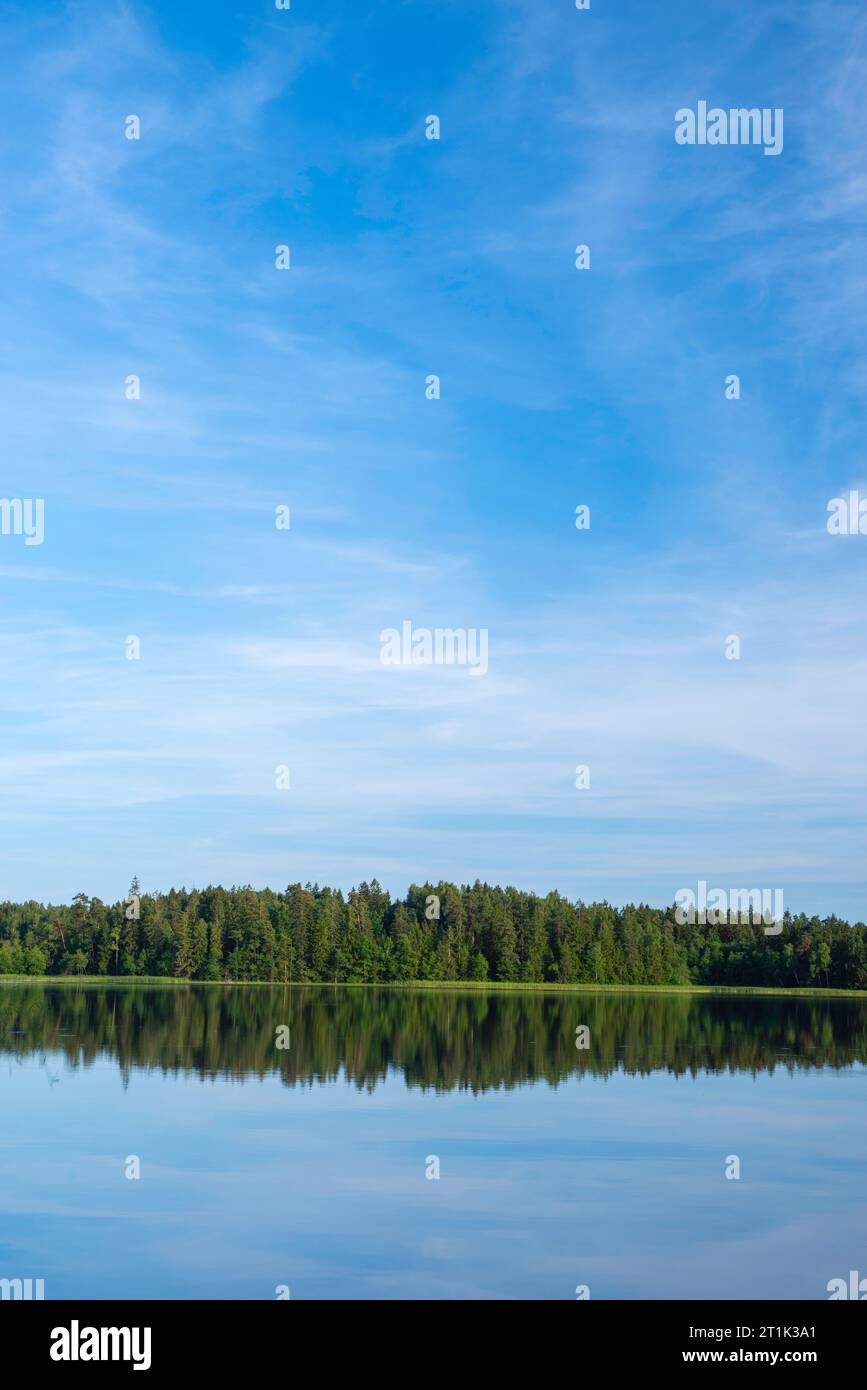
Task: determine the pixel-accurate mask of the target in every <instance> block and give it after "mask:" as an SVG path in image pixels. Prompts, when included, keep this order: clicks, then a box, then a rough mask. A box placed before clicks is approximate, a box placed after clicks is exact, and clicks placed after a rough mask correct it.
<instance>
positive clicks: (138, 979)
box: [0, 975, 867, 999]
mask: <svg viewBox="0 0 867 1390" xmlns="http://www.w3.org/2000/svg"><path fill="white" fill-rule="evenodd" d="M2 985H79V986H81V985H85V986H88V987H89V986H90V985H116V986H118V987H121V988H124V989H127V988H130V987H135V986H136V985H186V986H188V987H189V988H191V989H223V988H225V986H226V985H247V986H249V987H250V988H254V989H262V988H265V989H274V988H275V987H276V986H284V987H290V988H292V989H437V990H440V989H448V990H471V991H472V992H473V993H475V994H477V993H479V992H480V991H481V992H483V993H488V994H499V993H502V992H508V993H511V994H513V993H515V992H516V991H517V992H521V991H525V992H531V993H533V994H539V993H543V994H597V993H609V994H612V993H613V994H726V995H732V994H760V995H769V996H776V997H778V998H779V997H780V996H785V997H787V998H790V999H801V998H803V999H867V990H863V989H815V988H813V987H812V986H805V987H804V988H803V989H784V988H781V987H779V986H774V985H618V984H613V985H608V984H585V983H582V984H574V985H561V984H552V983H551V982H550V981H545V982H542V983H540V984H534V983H533V982H532V981H518V982H515V983H506V982H500V981H496V980H495V981H489V980H390V981H373V982H372V983H366V982H364V981H357V980H315V981H311V980H187V979H184V978H182V977H181V976H174V975H0V986H2Z"/></svg>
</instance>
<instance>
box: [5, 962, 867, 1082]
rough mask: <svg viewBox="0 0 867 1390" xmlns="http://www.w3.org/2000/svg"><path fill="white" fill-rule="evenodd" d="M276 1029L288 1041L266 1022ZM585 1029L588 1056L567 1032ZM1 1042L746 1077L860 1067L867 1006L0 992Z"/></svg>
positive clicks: (310, 991)
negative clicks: (284, 1030) (284, 1042)
mask: <svg viewBox="0 0 867 1390" xmlns="http://www.w3.org/2000/svg"><path fill="white" fill-rule="evenodd" d="M282 1024H288V1026H289V1029H290V1046H289V1048H288V1049H287V1050H280V1049H278V1047H277V1045H276V1030H277V1028H278V1026H279V1025H282ZM581 1024H584V1025H586V1026H587V1027H588V1028H589V1030H590V1038H589V1041H590V1045H589V1047H588V1048H587V1050H586V1051H585V1050H579V1049H577V1048H576V1046H575V1036H576V1028H577V1027H578V1026H579V1025H581ZM0 1051H2V1052H3V1053H4V1054H6V1055H9V1054H17V1055H18V1056H22V1057H23V1056H30V1055H33V1054H35V1053H38V1054H39V1055H40V1056H46V1055H49V1054H51V1056H52V1060H53V1063H54V1064H56V1062H57V1059H58V1056H62V1057H63V1058H65V1060H66V1062H67V1064H68V1065H70V1066H73V1067H77V1066H87V1065H89V1064H90V1063H92V1062H94V1061H95V1060H96V1059H97V1058H98V1057H110V1058H112V1059H114V1060H116V1061H117V1063H118V1066H119V1067H120V1069H121V1070H122V1072H123V1073H124V1074H128V1073H129V1072H131V1071H132V1070H133V1069H134V1068H137V1067H144V1068H157V1069H160V1070H163V1071H165V1072H193V1073H197V1074H198V1075H199V1076H201V1077H202V1078H209V1077H210V1078H215V1077H229V1078H235V1079H239V1080H240V1079H243V1078H245V1077H252V1076H258V1077H264V1076H268V1075H272V1074H275V1073H279V1074H280V1076H281V1077H282V1079H283V1080H284V1081H285V1082H286V1084H287V1085H305V1084H307V1085H312V1084H313V1082H314V1081H326V1080H333V1079H335V1078H337V1077H339V1076H340V1075H341V1074H344V1075H346V1076H347V1077H349V1078H350V1079H351V1080H352V1081H353V1082H354V1083H355V1084H356V1085H357V1086H358V1087H359V1088H363V1087H366V1088H368V1089H372V1088H373V1087H374V1086H375V1085H376V1083H377V1082H378V1081H379V1080H381V1079H382V1078H384V1077H385V1076H386V1074H387V1073H388V1071H389V1070H390V1069H393V1070H394V1071H396V1072H397V1073H398V1074H400V1075H402V1076H403V1077H404V1078H405V1080H406V1082H407V1083H408V1084H409V1085H411V1086H420V1087H433V1088H436V1089H437V1090H450V1089H452V1088H454V1087H460V1088H464V1089H471V1090H473V1091H485V1090H489V1089H492V1088H497V1087H502V1086H505V1087H512V1086H519V1085H523V1084H527V1083H531V1082H534V1081H547V1082H549V1083H551V1084H554V1085H555V1084H556V1083H557V1082H559V1081H562V1080H564V1079H565V1078H566V1077H569V1076H572V1075H575V1074H579V1075H580V1074H581V1073H583V1072H590V1073H592V1074H593V1075H594V1076H608V1075H611V1074H612V1073H614V1072H616V1071H625V1072H628V1073H635V1074H642V1075H643V1074H647V1073H650V1072H653V1071H660V1070H664V1071H668V1072H671V1073H674V1074H676V1075H696V1074H697V1073H699V1072H703V1071H728V1072H735V1071H748V1072H752V1073H754V1074H755V1073H758V1072H762V1071H774V1070H776V1069H777V1068H780V1067H784V1068H788V1069H789V1070H795V1069H806V1068H815V1067H822V1066H830V1067H835V1068H839V1067H846V1066H850V1065H852V1064H853V1063H855V1062H865V1061H867V1003H865V1002H862V1001H860V1000H855V999H848V1000H847V999H834V1000H832V999H821V998H814V999H806V998H805V999H791V998H782V997H781V998H761V999H757V998H749V997H740V998H735V997H726V998H723V997H719V996H703V995H674V994H671V995H665V994H655V995H654V994H616V993H599V994H591V993H586V994H529V993H528V994H496V993H487V992H465V993H464V992H460V991H410V990H379V989H352V988H339V987H338V988H333V987H331V986H320V987H309V986H302V987H295V988H292V987H282V986H273V987H243V986H240V987H239V986H235V987H224V986H201V987H195V986H193V987H190V986H172V987H162V986H158V987H149V986H143V985H134V986H125V987H121V988H115V987H113V986H112V987H93V986H90V987H88V986H81V987H79V986H75V985H69V986H62V987H51V986H39V985H6V986H2V987H0Z"/></svg>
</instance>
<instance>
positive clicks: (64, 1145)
mask: <svg viewBox="0 0 867 1390" xmlns="http://www.w3.org/2000/svg"><path fill="white" fill-rule="evenodd" d="M582 1024H583V1025H587V1026H588V1027H589V1029H590V1046H589V1048H588V1049H587V1050H586V1051H579V1050H578V1049H577V1048H576V1046H575V1036H576V1028H577V1027H578V1025H582ZM283 1025H286V1026H288V1028H289V1044H290V1045H289V1047H288V1049H286V1050H280V1049H278V1047H277V1046H276V1036H277V1029H278V1027H281V1026H283ZM865 1063H867V1004H865V1003H862V1002H861V1001H859V1000H833V1001H828V1000H818V999H817V1000H812V1001H806V1000H803V1001H793V1000H789V999H785V998H779V999H768V998H754V999H750V998H748V997H742V998H737V999H735V998H731V997H727V998H711V997H708V996H701V995H693V996H681V995H658V994H657V995H654V994H629V995H626V994H607V993H601V994H582V995H579V996H576V995H557V994H545V995H540V994H496V993H490V994H489V993H486V992H458V991H412V992H410V991H398V990H391V991H389V990H376V989H332V988H330V987H327V988H326V987H319V988H305V987H297V988H291V987H290V988H284V987H273V988H272V987H261V986H257V987H243V986H207V987H186V986H173V987H171V986H169V987H161V986H144V985H138V986H135V985H130V986H124V987H120V988H114V987H107V986H84V985H82V986H79V985H69V986H63V987H53V988H52V987H43V986H40V985H15V984H0V1277H9V1278H13V1277H21V1278H28V1277H29V1278H43V1279H44V1280H45V1292H46V1297H48V1298H51V1297H55V1298H62V1297H84V1298H90V1297H92V1298H98V1297H120V1298H192V1297H200V1298H256V1299H261V1298H265V1299H268V1298H274V1296H275V1289H276V1287H277V1285H281V1284H285V1285H288V1286H289V1288H290V1289H291V1297H292V1298H293V1299H304V1298H394V1297H399V1298H473V1297H492V1298H515V1297H522V1298H523V1297H529V1298H545V1299H549V1298H553V1299H570V1298H574V1296H575V1286H576V1285H577V1284H587V1285H589V1286H590V1289H591V1296H592V1297H593V1298H660V1297H673V1298H684V1297H690V1298H826V1297H827V1292H826V1287H825V1286H826V1284H827V1282H828V1280H829V1279H831V1278H835V1277H838V1276H839V1277H847V1276H848V1271H849V1270H850V1269H858V1270H860V1271H861V1272H862V1274H867V1182H865V1174H867V1111H865V1105H867V1067H865ZM130 1155H137V1156H138V1158H139V1159H140V1162H141V1178H140V1179H139V1180H138V1181H135V1180H129V1179H127V1178H126V1177H125V1161H126V1159H127V1157H128V1156H130ZM434 1155H435V1156H436V1157H437V1158H438V1159H439V1164H440V1178H439V1180H438V1181H435V1180H434V1181H432V1180H429V1179H427V1178H426V1176H425V1173H426V1168H428V1167H429V1166H430V1165H429V1164H428V1160H429V1158H430V1157H431V1156H434ZM730 1155H737V1156H738V1158H739V1159H740V1164H741V1178H740V1180H739V1181H727V1180H726V1178H725V1176H724V1173H725V1165H726V1159H727V1157H728V1156H730Z"/></svg>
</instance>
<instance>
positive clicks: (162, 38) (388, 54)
mask: <svg viewBox="0 0 867 1390" xmlns="http://www.w3.org/2000/svg"><path fill="white" fill-rule="evenodd" d="M0 39H2V48H3V52H4V55H5V58H6V63H5V67H6V70H7V79H6V81H5V83H4V87H3V90H2V93H0V104H2V112H0V131H2V135H0V176H2V186H3V198H2V208H0V246H2V254H3V262H4V264H3V282H4V294H3V296H2V303H0V351H2V362H0V368H2V370H0V382H2V392H3V419H4V427H5V448H4V456H3V463H4V466H3V474H2V486H0V495H2V496H4V497H8V498H15V497H20V498H35V497H42V498H44V499H45V540H44V543H43V544H42V545H40V546H25V544H24V541H23V538H22V537H20V536H14V535H8V536H0V660H2V668H0V669H2V681H0V726H2V728H3V731H4V739H3V747H2V751H0V818H2V826H0V846H2V848H0V896H3V897H11V898H30V897H36V898H40V899H44V900H47V899H54V900H58V899H60V898H68V897H69V896H70V895H71V894H73V893H75V892H77V891H80V890H84V891H87V892H89V893H93V894H98V895H99V896H101V897H103V898H115V897H119V896H120V895H121V894H122V893H123V892H124V891H125V890H126V888H127V886H128V884H129V881H130V878H131V877H132V875H133V873H137V874H138V876H139V877H140V879H141V881H142V884H143V886H144V887H145V888H148V889H167V888H169V887H170V886H172V885H175V886H180V885H185V886H187V887H191V886H193V885H198V886H202V885H204V884H206V883H208V882H223V883H226V884H231V883H246V882H250V883H252V884H254V885H257V886H261V885H265V884H270V885H271V886H272V887H282V886H284V885H285V884H286V883H287V882H292V881H296V880H299V879H300V880H301V881H305V880H307V879H310V880H319V881H320V882H328V883H333V884H336V885H338V886H342V887H344V888H346V887H349V886H350V885H351V884H352V883H353V882H356V881H358V880H360V879H361V878H364V877H372V876H374V875H376V876H378V877H379V879H380V881H381V882H383V883H384V884H385V885H386V886H388V887H389V888H392V889H395V890H398V891H403V890H404V889H405V887H406V885H407V884H408V883H410V882H413V881H416V882H418V881H424V880H428V879H430V880H433V881H436V880H438V879H439V878H440V877H443V878H447V879H453V880H458V881H467V880H469V881H472V880H474V879H475V878H476V877H481V878H487V879H489V880H491V881H499V882H514V883H516V884H518V885H519V886H521V887H524V888H528V889H535V890H539V891H546V890H547V889H549V888H552V887H555V888H558V889H560V890H561V891H562V892H564V893H566V894H568V895H569V896H570V897H577V896H581V897H583V898H584V899H585V900H586V899H590V898H596V897H603V896H607V897H608V898H609V899H610V900H612V901H615V902H622V901H627V900H631V899H638V898H643V899H645V900H649V901H651V902H655V903H660V904H661V903H670V902H671V901H672V900H673V897H674V894H675V892H676V891H677V890H678V889H679V888H680V887H682V886H688V885H694V884H695V883H696V881H697V880H698V879H699V878H704V879H706V880H708V881H709V882H710V883H712V884H714V885H719V886H722V887H733V886H738V887H740V886H753V885H768V886H781V887H782V888H783V889H784V890H785V893H786V905H787V906H788V907H791V908H792V909H793V910H798V909H800V908H802V907H803V908H804V909H805V910H808V911H811V912H812V911H817V912H823V913H824V912H830V911H837V912H839V913H841V914H845V915H848V916H851V917H863V916H864V905H863V904H864V891H863V890H864V888H865V884H867V871H865V867H864V865H865V849H867V836H865V829H864V820H865V796H864V785H865V774H867V734H865V720H864V714H863V711H864V688H865V676H867V658H865V621H864V613H865V608H867V602H865V601H867V593H865V579H864V571H865V560H867V538H865V537H860V536H855V537H832V536H829V534H828V532H827V528H826V517H827V512H826V508H827V503H828V501H829V499H831V498H833V497H836V496H840V495H844V494H845V492H846V491H847V490H848V489H850V488H858V487H860V488H862V489H865V488H867V469H865V467H864V430H863V420H864V412H863V405H864V396H865V391H867V356H865V337H864V319H865V313H864V311H865V304H867V275H865V270H864V233H865V212H867V146H865V142H864V128H865V124H867V83H865V67H867V17H865V15H864V12H863V6H861V5H860V4H856V3H840V2H839V0H824V3H822V4H818V3H808V2H807V0H802V3H797V2H796V3H788V0H787V3H774V0H769V2H768V3H763V4H761V5H756V4H755V3H752V0H749V3H748V0H739V2H738V3H734V4H733V3H730V0H725V3H723V2H722V0H720V2H719V3H716V2H715V0H709V2H708V3H705V4H702V5H701V6H695V5H692V4H686V3H674V0H654V3H653V4H647V3H637V2H636V3H628V2H627V3H618V4H616V5H615V4H613V3H605V0H592V6H591V9H590V10H589V11H576V10H575V8H574V6H573V5H571V3H570V0H533V4H532V5H531V4H528V3H517V2H515V3H512V2H511V0H500V2H499V3H496V4H493V3H491V0H478V2H476V0H454V3H449V0H403V2H402V3H401V0H388V2H387V3H385V0H383V2H382V3H377V0H369V2H368V3H364V4H359V3H357V2H356V0H330V2H329V3H327V4H322V3H316V4H314V3H313V0H292V7H291V10H290V11H288V12H283V11H277V10H276V9H275V8H274V6H273V4H269V3H268V2H267V0H253V2H251V3H240V2H238V3H234V4H225V3H213V2H212V0H208V3H196V0H191V2H190V3H185V4H184V5H182V6H179V5H177V4H174V3H172V4H170V3H158V4H140V3H136V4H134V5H133V4H129V5H124V4H116V3H103V0H95V2H94V0H89V3H87V4H71V5H58V4H45V5H41V6H39V7H38V9H34V8H33V7H32V6H30V5H23V4H21V5H18V6H17V7H16V6H10V7H7V8H6V9H5V11H4V15H3V17H2V20H0ZM699 100H707V101H708V102H709V104H711V105H714V104H716V105H719V106H721V107H723V108H728V107H730V106H749V107H752V106H755V107H760V108H761V107H774V108H782V109H783V110H784V113H785V126H784V129H785V140H784V148H783V151H782V153H781V154H780V155H779V156H778V157H775V158H768V157H765V156H764V155H763V153H762V150H761V149H760V148H756V147H737V146H723V147H719V146H715V147H710V146H704V147H701V146H681V145H678V144H677V143H676V142H675V140H674V129H675V120H674V114H675V111H676V110H678V109H679V108H682V107H687V106H692V107H694V106H695V105H696V103H697V102H698V101H699ZM130 114H136V115H138V116H139V118H140V121H141V139H140V140H138V141H133V140H127V139H126V138H125V135H124V122H125V119H126V117H127V116H128V115H130ZM430 114H437V115H438V116H439V117H440V120H441V139H440V140H439V141H430V140H427V139H425V118H426V116H428V115H430ZM578 243H586V244H588V245H589V246H590V248H591V268H590V270H589V271H582V272H579V271H577V270H576V269H575V267H574V251H575V246H576V244H578ZM278 244H287V245H289V246H290V248H291V258H292V268H291V270H290V271H288V272H279V271H277V270H276V269H275V266H274V255H275V246H277V245H278ZM132 373H135V374H137V375H139V376H140V378H141V392H142V398H141V400H140V401H128V400H127V399H126V398H125V395H124V382H125V379H126V378H127V376H128V375H129V374H132ZM431 373H436V374H437V375H439V376H440V377H441V382H442V395H441V399H440V400H436V401H430V400H427V399H426V396H425V379H426V377H427V376H428V375H429V374H431ZM729 373H737V374H738V375H739V376H740V378H741V393H742V394H741V399H740V400H738V401H730V400H727V399H726V398H725V392H724V385H725V378H726V376H727V375H728V374H729ZM579 504H586V505H588V506H590V508H591V527H590V529H589V530H588V531H577V530H576V529H575V526H574V517H575V508H576V506H577V505H579ZM279 505H287V506H289V507H291V514H292V525H291V530H289V531H279V530H277V529H276V527H275V525H274V513H275V507H277V506H279ZM406 619H410V620H411V621H412V622H413V623H414V625H415V626H427V627H431V628H433V627H436V626H442V627H452V628H460V627H463V628H485V629H487V630H488V633H489V670H488V672H487V674H486V675H485V676H484V678H481V679H473V678H472V677H471V676H470V674H469V672H468V671H467V670H466V669H462V668H443V667H419V668H417V669H409V670H403V669H389V668H386V667H384V666H383V665H382V664H381V662H380V660H379V652H380V636H379V635H380V632H381V631H382V630H383V629H385V628H389V627H399V626H400V624H401V622H402V621H404V620H406ZM131 634H135V635H136V636H138V637H139V638H140V640H141V659H140V660H139V661H129V660H127V659H126V656H125V641H126V638H127V637H128V636H129V635H131ZM730 634H737V635H738V636H739V637H740V639H741V659H740V660H739V661H728V660H726V659H725V655H724V647H725V639H726V637H727V636H728V635H730ZM578 764H586V765H589V767H590V769H591V787H590V789H589V790H586V791H578V790H576V787H575V768H576V766H577V765H578ZM278 765H286V766H288V767H290V768H291V788H290V789H289V790H285V791H278V790H277V789H276V788H275V768H276V767H277V766H278Z"/></svg>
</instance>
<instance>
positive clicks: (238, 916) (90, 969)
mask: <svg viewBox="0 0 867 1390" xmlns="http://www.w3.org/2000/svg"><path fill="white" fill-rule="evenodd" d="M42 975H73V976H88V975H91V976H121V977H136V976H165V977H172V978H176V979H185V980H205V981H215V982H219V981H226V980H258V981H266V980H271V981H277V982H287V983H289V982H291V983H298V984H304V983H311V984H315V983H341V984H362V983H364V984H374V983H398V982H400V981H407V982H408V981H437V980H442V981H457V980H468V981H469V980H473V981H484V980H490V981H493V982H498V983H500V982H502V983H520V982H522V981H524V982H540V983H541V982H549V983H552V984H627V985H630V984H631V985H640V984H648V985H650V984H659V985H663V984H668V985H672V984H673V985H689V984H701V985H729V986H733V985H753V986H771V987H777V988H780V987H782V988H786V989H799V988H801V989H803V988H832V989H833V988H836V989H864V990H867V927H865V925H864V923H863V922H857V923H855V924H854V925H850V924H849V923H847V922H845V921H843V920H841V919H840V918H838V917H834V916H832V917H823V918H820V917H806V916H804V915H803V914H801V915H799V916H792V915H791V914H789V913H788V912H787V913H786V916H785V920H784V923H783V930H782V931H781V932H780V934H779V935H775V936H774V935H770V936H769V935H766V934H765V931H764V929H763V925H762V923H761V921H760V920H758V919H756V920H755V922H752V921H740V922H738V923H737V924H729V923H726V924H723V925H710V924H702V923H700V922H698V921H696V922H693V923H689V922H687V923H683V924H681V923H679V922H678V921H677V920H676V918H675V909H674V906H673V905H672V907H670V908H657V907H650V906H648V905H647V904H644V903H641V904H639V905H637V906H626V907H620V908H617V907H613V906H611V904H609V903H607V902H601V903H589V904H585V903H583V902H581V901H578V902H576V903H572V902H570V901H569V900H568V899H566V898H564V897H562V896H561V895H560V894H559V893H556V892H552V893H548V894H547V895H546V896H545V897H540V896H537V895H535V894H533V893H526V892H523V891H520V890H519V889H517V888H499V887H492V886H490V885H489V884H486V883H479V882H476V883H475V884H473V885H472V887H470V886H467V885H464V886H462V887H457V886H456V885H454V884H450V883H439V884H425V885H421V886H418V885H414V886H412V887H411V888H410V889H409V890H408V892H407V894H406V896H405V897H403V898H396V899H392V897H391V896H390V895H389V893H387V892H386V891H384V890H383V889H382V888H381V887H380V885H379V884H378V883H377V881H376V880H375V879H374V880H373V881H372V882H371V883H369V884H368V883H362V884H361V885H360V886H359V887H357V888H353V889H352V890H351V891H350V892H348V893H347V894H346V895H344V894H343V893H342V892H341V891H338V890H335V889H332V888H322V887H319V885H318V884H313V885H311V884H307V885H306V886H304V887H302V886H301V884H298V883H296V884H292V885H290V886H289V887H287V889H286V890H285V892H274V891H272V890H271V889H253V888H249V887H246V888H231V889H227V888H221V887H216V888H206V889H203V890H202V891H199V890H193V891H190V892H188V891H186V890H185V889H172V890H171V891H170V892H168V893H143V892H142V891H141V890H140V887H139V884H138V881H137V880H133V883H132V885H131V887H130V892H129V895H128V897H127V898H126V899H125V900H124V901H122V902H117V903H113V904H106V903H104V902H102V901H101V900H100V899H99V898H90V897H88V896H87V894H85V893H79V894H78V895H77V896H76V897H75V898H74V899H73V901H72V903H71V904H68V905H63V906H50V905H49V906H46V905H43V904H42V903H38V902H26V903H11V902H4V903H0V976H42Z"/></svg>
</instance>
